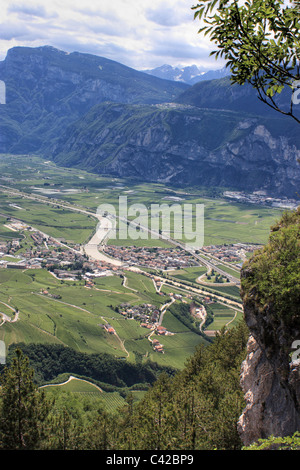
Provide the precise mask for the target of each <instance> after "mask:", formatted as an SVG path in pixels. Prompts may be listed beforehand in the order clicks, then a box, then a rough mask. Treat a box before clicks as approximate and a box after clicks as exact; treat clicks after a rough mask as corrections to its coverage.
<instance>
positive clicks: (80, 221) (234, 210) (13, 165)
mask: <svg viewBox="0 0 300 470" xmlns="http://www.w3.org/2000/svg"><path fill="white" fill-rule="evenodd" d="M0 174H1V175H2V176H1V179H0V184H3V185H4V186H6V187H13V188H16V189H18V190H20V191H24V192H27V193H31V194H35V195H37V196H41V197H44V196H47V197H48V198H50V200H51V201H52V203H55V201H57V202H58V203H59V202H63V201H64V202H68V203H70V204H73V205H74V206H77V207H81V208H86V209H89V210H91V211H92V212H96V211H97V208H98V207H99V206H100V205H102V204H110V205H111V206H112V207H113V208H114V209H115V211H116V213H118V209H119V197H120V196H122V197H126V198H127V207H128V208H129V207H131V206H133V204H142V205H143V206H144V207H145V208H147V210H148V211H149V213H148V214H147V215H146V216H141V215H140V214H139V213H138V212H136V213H135V211H134V210H133V215H130V214H129V216H128V218H129V219H136V218H138V219H139V220H140V221H141V224H142V223H145V224H146V225H147V226H148V227H149V228H150V227H151V213H150V209H151V205H152V204H159V205H162V204H168V205H169V206H170V207H175V206H176V207H178V211H180V213H181V206H180V205H181V204H185V203H186V204H193V205H194V207H195V205H196V204H203V205H204V245H212V244H223V243H238V242H242V243H256V244H263V243H265V242H266V241H267V238H268V235H269V228H270V226H271V225H273V224H274V222H275V221H276V220H278V219H279V217H280V214H281V212H282V211H281V210H279V209H276V208H267V207H263V206H258V205H252V204H241V203H235V202H231V201H228V200H226V199H224V198H222V196H221V194H220V196H218V197H207V196H202V195H201V194H202V193H203V190H201V189H199V190H198V191H197V190H196V189H195V190H193V192H191V190H184V189H181V190H176V188H174V187H168V186H166V185H163V184H136V183H133V182H131V181H127V180H119V179H116V178H104V177H100V176H99V175H93V174H90V173H87V172H84V171H81V170H76V169H69V168H61V167H57V166H56V165H55V164H54V163H52V162H49V161H44V160H43V159H42V158H39V157H33V156H21V155H20V156H4V155H2V156H1V161H0ZM0 189H1V188H0ZM13 199H14V198H13ZM21 202H22V201H20V200H19V199H18V197H17V196H16V197H15V199H14V201H12V200H10V198H9V199H7V198H5V197H4V196H3V195H2V197H1V198H0V214H1V213H2V212H4V214H7V213H8V214H10V215H12V216H15V217H19V218H20V219H21V220H22V218H24V217H25V215H26V218H27V221H28V223H32V224H33V225H34V224H36V225H37V224H38V222H40V225H39V226H40V229H41V230H43V229H44V231H45V227H49V229H51V230H52V233H51V235H53V236H61V237H64V238H65V239H66V240H72V241H74V242H82V241H83V240H85V239H86V237H87V236H88V232H91V231H92V230H93V229H94V228H95V226H96V225H95V221H93V219H92V218H89V217H86V216H85V217H84V215H83V214H81V215H80V217H79V216H78V214H74V213H73V214H70V213H69V211H67V210H66V209H65V213H64V212H63V210H62V209H57V211H56V212H55V208H53V207H50V206H46V208H45V205H44V204H43V207H44V208H45V209H46V210H45V211H44V214H43V211H42V210H41V207H40V205H39V204H36V205H35V204H34V203H33V202H31V203H30V202H29V201H28V200H26V203H25V202H24V200H23V205H22V204H21ZM10 203H13V204H16V205H17V206H18V203H20V207H22V209H21V210H18V209H16V208H13V207H12V206H9V204H10ZM24 204H25V206H24ZM2 208H3V209H5V210H3V211H2ZM29 211H32V215H30V214H28V212H29ZM175 212H176V211H175ZM0 223H1V221H0ZM47 223H48V226H47ZM194 228H195V227H194ZM0 229H1V225H0ZM47 229H48V228H47ZM170 230H171V235H172V233H173V235H174V236H175V238H176V237H179V238H177V239H179V241H183V242H184V241H187V239H186V236H185V234H184V230H183V234H182V236H179V235H178V234H177V236H176V230H178V227H177V228H176V230H175V233H174V224H173V218H172V217H171V221H170ZM48 231H49V230H48ZM59 234H60V235H59ZM109 243H110V244H112V243H116V244H120V243H121V244H123V245H126V244H127V245H129V246H130V245H132V244H135V245H136V246H140V245H144V246H165V243H166V242H165V241H162V240H159V241H157V240H153V239H151V237H150V236H148V237H147V239H137V240H132V238H130V237H128V239H125V240H118V239H117V240H116V239H114V238H113V239H110V240H109Z"/></svg>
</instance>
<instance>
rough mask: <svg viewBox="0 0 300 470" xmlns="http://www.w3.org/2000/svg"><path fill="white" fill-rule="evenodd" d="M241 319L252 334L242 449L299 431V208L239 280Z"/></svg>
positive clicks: (246, 364)
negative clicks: (243, 317)
mask: <svg viewBox="0 0 300 470" xmlns="http://www.w3.org/2000/svg"><path fill="white" fill-rule="evenodd" d="M241 279H242V280H241V286H242V289H241V295H242V299H243V302H244V315H245V320H246V323H247V325H248V328H249V330H250V333H251V336H250V338H249V341H248V350H247V357H246V359H245V361H244V362H243V364H242V370H241V386H242V389H243V391H244V393H245V399H246V407H245V409H244V411H243V413H242V415H241V417H240V419H239V422H238V429H239V433H240V436H241V439H242V441H243V442H244V444H245V445H249V444H251V443H252V442H255V441H257V440H258V439H260V438H267V437H268V436H270V435H274V436H281V437H283V436H288V435H292V434H293V433H294V432H296V431H299V430H300V364H299V361H298V360H295V359H297V357H298V356H297V355H296V356H295V357H294V356H293V355H292V353H293V352H294V353H296V351H294V349H293V348H294V346H293V345H294V344H295V343H294V342H295V341H299V339H300V208H298V210H297V211H294V212H291V213H287V214H284V216H283V217H282V219H281V220H280V222H279V223H278V224H277V225H276V226H274V227H273V228H272V231H271V234H270V239H269V242H268V244H267V245H266V246H265V247H264V248H263V249H261V250H259V251H258V252H256V253H255V254H254V256H253V257H252V258H251V259H250V260H249V262H248V263H246V264H245V265H244V267H243V270H242V276H241Z"/></svg>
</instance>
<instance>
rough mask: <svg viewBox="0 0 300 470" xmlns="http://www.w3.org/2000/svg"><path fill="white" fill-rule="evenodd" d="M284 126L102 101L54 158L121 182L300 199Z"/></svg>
mask: <svg viewBox="0 0 300 470" xmlns="http://www.w3.org/2000/svg"><path fill="white" fill-rule="evenodd" d="M281 122H282V120H281V119H279V120H278V118H276V119H270V118H268V119H264V118H262V117H257V116H252V117H251V116H249V115H246V114H245V113H242V112H233V111H224V110H218V111H217V112H216V110H207V109H199V108H197V107H192V106H187V105H178V104H174V103H165V104H159V105H155V106H145V105H127V104H115V103H104V104H100V105H98V106H95V107H94V108H93V109H92V110H91V111H90V112H89V113H87V114H86V115H85V116H84V117H83V118H82V119H80V120H78V121H77V122H76V123H74V124H73V125H71V126H69V127H68V129H67V130H66V132H65V134H64V135H63V136H62V137H61V139H60V140H59V141H58V142H57V144H56V145H55V147H54V149H53V158H54V161H55V162H56V163H58V164H61V165H69V166H78V167H79V168H84V169H86V170H88V171H93V172H95V173H100V174H106V175H113V176H116V177H121V178H123V177H131V178H134V179H139V180H142V181H148V182H161V183H171V184H176V185H182V186H189V185H191V186H192V185H201V186H208V187H217V186H218V187H223V188H224V187H227V188H228V187H229V188H232V189H236V190H240V191H243V190H244V191H249V192H252V191H258V190H264V191H266V192H269V194H270V195H273V196H274V195H281V196H289V197H293V198H295V199H297V198H298V195H297V190H298V188H299V187H300V168H299V164H298V163H297V159H298V158H300V142H299V146H298V145H295V144H294V143H293V142H294V141H293V139H292V138H291V139H290V138H289V137H288V135H289V132H291V131H292V130H293V128H291V129H289V128H288V129H284V130H283V129H281Z"/></svg>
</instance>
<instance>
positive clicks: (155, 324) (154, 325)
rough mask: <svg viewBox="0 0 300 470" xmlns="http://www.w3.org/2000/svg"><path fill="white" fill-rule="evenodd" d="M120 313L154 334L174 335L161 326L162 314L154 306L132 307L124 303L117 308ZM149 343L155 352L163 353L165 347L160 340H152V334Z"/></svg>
mask: <svg viewBox="0 0 300 470" xmlns="http://www.w3.org/2000/svg"><path fill="white" fill-rule="evenodd" d="M117 310H118V312H119V313H120V314H121V315H122V316H123V317H125V318H130V319H134V320H137V321H140V326H141V327H142V328H147V329H149V330H150V331H151V332H152V333H155V334H156V335H159V336H165V335H173V334H174V333H171V332H170V331H168V330H167V328H165V327H164V326H161V325H160V324H159V319H160V314H161V312H160V311H159V309H158V308H157V307H156V306H155V305H152V304H141V305H131V304H128V303H122V304H120V305H119V306H118V307H117ZM148 338H149V341H150V342H151V344H152V347H153V350H154V351H157V352H160V353H163V352H164V349H163V345H162V344H161V343H160V342H159V341H158V339H153V340H152V339H151V334H150V335H149V336H148Z"/></svg>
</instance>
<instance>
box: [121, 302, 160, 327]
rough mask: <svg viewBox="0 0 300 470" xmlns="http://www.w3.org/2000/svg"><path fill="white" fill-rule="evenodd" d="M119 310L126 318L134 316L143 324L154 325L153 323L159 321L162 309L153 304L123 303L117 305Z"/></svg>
mask: <svg viewBox="0 0 300 470" xmlns="http://www.w3.org/2000/svg"><path fill="white" fill-rule="evenodd" d="M117 310H118V312H119V313H120V314H121V315H122V316H123V317H124V318H133V319H134V320H138V321H140V322H141V326H145V325H149V326H151V327H152V325H153V323H156V322H158V320H159V316H160V311H159V309H158V308H157V307H156V306H155V305H152V304H141V305H131V304H128V303H122V304H120V305H119V306H118V307H117Z"/></svg>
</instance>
